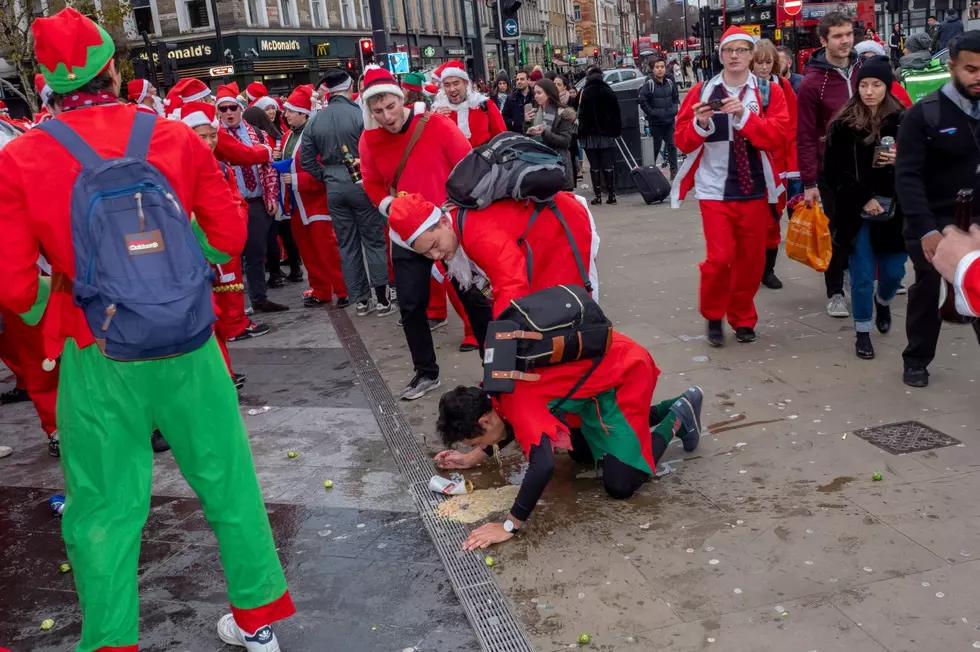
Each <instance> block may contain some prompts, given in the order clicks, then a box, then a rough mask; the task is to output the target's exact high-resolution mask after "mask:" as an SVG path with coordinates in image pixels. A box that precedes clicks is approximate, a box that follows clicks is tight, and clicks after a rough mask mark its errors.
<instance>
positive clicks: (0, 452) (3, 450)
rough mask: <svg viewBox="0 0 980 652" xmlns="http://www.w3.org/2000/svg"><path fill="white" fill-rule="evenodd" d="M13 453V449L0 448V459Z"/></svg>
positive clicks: (8, 447) (7, 447)
mask: <svg viewBox="0 0 980 652" xmlns="http://www.w3.org/2000/svg"><path fill="white" fill-rule="evenodd" d="M13 452H14V449H13V448H11V447H10V446H0V457H7V456H8V455H10V454H11V453H13Z"/></svg>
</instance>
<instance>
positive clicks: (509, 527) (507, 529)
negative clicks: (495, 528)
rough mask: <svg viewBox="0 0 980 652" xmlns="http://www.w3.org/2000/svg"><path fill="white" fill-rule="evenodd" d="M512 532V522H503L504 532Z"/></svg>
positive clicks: (508, 520)
mask: <svg viewBox="0 0 980 652" xmlns="http://www.w3.org/2000/svg"><path fill="white" fill-rule="evenodd" d="M513 531H514V521H512V520H510V519H507V520H506V521H504V532H513Z"/></svg>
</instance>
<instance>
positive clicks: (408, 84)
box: [402, 72, 425, 92]
mask: <svg viewBox="0 0 980 652" xmlns="http://www.w3.org/2000/svg"><path fill="white" fill-rule="evenodd" d="M423 86H425V75H423V74H422V73H420V72H410V73H408V74H407V75H405V76H404V77H402V90H406V91H419V92H421V91H422V87H423Z"/></svg>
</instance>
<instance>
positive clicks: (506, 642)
mask: <svg viewBox="0 0 980 652" xmlns="http://www.w3.org/2000/svg"><path fill="white" fill-rule="evenodd" d="M328 313H329V315H330V321H331V322H332V323H333V325H334V328H335V329H336V330H337V335H338V337H339V338H340V341H341V343H342V344H343V346H344V349H345V350H346V351H347V355H348V357H349V358H350V361H351V367H352V368H353V369H354V372H355V373H356V374H357V377H358V380H359V381H360V382H361V386H362V387H363V388H364V390H365V392H366V393H367V395H368V398H369V399H370V402H371V409H372V410H373V411H374V416H375V417H376V418H377V420H378V425H379V427H380V428H381V432H382V434H383V436H384V438H385V442H387V444H388V448H389V449H390V450H391V453H392V455H393V456H394V457H395V463H396V464H397V465H398V470H399V471H401V472H402V473H403V474H404V475H405V476H406V477H407V478H408V479H409V480H410V481H411V486H410V491H411V492H412V497H413V498H414V499H415V505H416V507H417V508H418V510H419V513H420V514H421V518H422V522H423V523H424V524H425V529H426V530H427V531H428V533H429V537H430V538H431V539H432V542H433V543H434V544H435V546H436V551H437V552H438V553H439V558H440V559H442V563H443V565H444V566H445V567H446V572H447V573H448V575H449V580H450V582H451V583H452V585H453V590H454V591H455V592H456V597H457V598H458V599H459V601H460V603H461V604H462V605H463V610H464V611H465V612H466V617H467V618H469V621H470V624H471V625H472V626H473V629H474V631H475V632H476V636H477V639H478V640H479V641H480V645H481V646H482V648H483V649H484V650H487V651H488V652H533V651H534V647H533V646H532V645H531V642H530V640H528V637H527V634H526V633H525V632H524V628H523V627H522V626H521V624H520V622H519V621H518V620H517V618H516V617H515V616H514V613H513V612H512V611H511V608H510V604H509V603H508V602H507V600H506V598H504V596H503V594H502V593H501V592H500V588H499V587H498V586H497V582H496V581H495V580H494V577H493V575H492V574H491V572H490V569H489V568H488V567H487V565H486V564H485V563H484V561H483V557H484V555H483V553H482V552H479V551H477V552H463V551H462V546H463V541H465V540H466V537H467V535H468V534H469V531H468V529H467V528H466V527H465V526H464V525H463V524H462V523H457V522H455V521H447V520H445V519H440V518H439V517H437V516H436V514H435V509H436V508H437V507H438V506H439V504H440V503H441V502H442V501H444V500H446V496H442V495H439V494H435V493H433V492H432V491H430V490H429V478H431V477H432V476H433V475H435V473H436V469H435V466H434V465H433V464H432V460H431V459H430V458H429V456H428V455H427V454H426V452H425V450H424V449H423V448H422V445H421V444H420V443H419V441H418V439H416V437H415V435H414V434H413V433H412V427H411V426H410V425H409V424H408V421H407V420H406V419H405V415H404V414H402V412H401V410H400V409H399V408H398V402H397V401H396V400H395V397H394V396H392V394H391V390H390V389H388V385H387V384H386V383H385V382H384V380H383V379H382V378H381V373H380V372H379V371H378V367H377V366H376V365H375V364H374V359H373V358H372V357H371V355H370V354H369V353H368V350H367V347H366V346H365V345H364V342H363V341H362V340H361V336H360V335H359V334H358V333H357V330H356V329H355V328H354V324H353V322H352V321H351V319H350V317H349V316H348V314H347V313H346V312H345V311H344V310H338V309H334V308H331V309H330V310H329V311H328Z"/></svg>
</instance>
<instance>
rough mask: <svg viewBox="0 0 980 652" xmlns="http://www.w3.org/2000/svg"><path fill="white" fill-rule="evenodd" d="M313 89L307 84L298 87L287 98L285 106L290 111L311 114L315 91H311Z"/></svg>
mask: <svg viewBox="0 0 980 652" xmlns="http://www.w3.org/2000/svg"><path fill="white" fill-rule="evenodd" d="M311 90H312V89H310V88H307V87H306V86H299V87H297V88H296V90H294V91H293V92H292V93H290V94H289V97H287V98H286V104H285V105H284V107H285V108H287V109H289V110H290V111H296V112H297V113H305V114H306V115H310V114H311V113H313V93H311V92H310V91H311Z"/></svg>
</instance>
